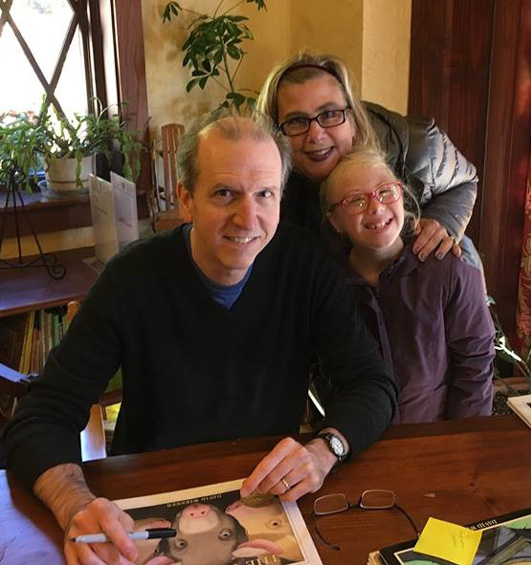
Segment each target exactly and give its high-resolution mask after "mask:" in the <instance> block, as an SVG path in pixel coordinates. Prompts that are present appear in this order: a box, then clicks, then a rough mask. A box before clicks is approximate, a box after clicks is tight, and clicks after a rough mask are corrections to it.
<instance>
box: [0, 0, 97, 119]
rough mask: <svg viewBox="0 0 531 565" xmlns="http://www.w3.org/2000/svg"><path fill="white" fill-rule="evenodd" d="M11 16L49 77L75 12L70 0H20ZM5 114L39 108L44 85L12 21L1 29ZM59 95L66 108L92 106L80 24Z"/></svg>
mask: <svg viewBox="0 0 531 565" xmlns="http://www.w3.org/2000/svg"><path fill="white" fill-rule="evenodd" d="M10 14H11V17H12V18H13V21H14V22H15V24H16V26H17V27H18V29H19V31H20V33H21V34H22V35H23V37H24V39H25V41H26V43H27V44H28V46H29V48H30V50H31V52H32V54H33V57H34V58H35V60H36V61H37V63H38V65H39V68H40V70H41V71H42V73H43V74H44V76H45V78H46V80H47V81H48V82H50V81H51V80H52V77H53V75H54V72H55V68H56V66H57V63H58V60H59V56H60V53H61V49H62V46H63V44H64V41H65V38H66V35H67V32H68V28H69V26H70V23H71V22H72V18H73V16H74V12H73V9H72V7H71V6H70V3H69V2H68V1H67V0H16V1H15V2H13V4H12V7H11V11H10ZM0 34H1V35H0V76H2V77H9V79H8V80H4V81H2V82H3V84H2V89H1V91H0V114H2V113H4V112H6V111H12V110H15V111H28V110H31V111H34V112H38V110H39V108H40V107H41V104H42V99H43V95H44V88H43V86H42V85H41V83H40V81H39V80H38V79H37V77H36V75H35V72H34V70H33V68H32V67H31V65H30V63H29V61H28V60H27V58H26V55H25V53H24V52H23V50H22V48H21V47H20V44H19V42H18V40H17V38H16V36H15V35H14V33H13V31H12V29H11V26H10V24H9V23H6V25H5V26H4V28H3V30H0ZM55 95H56V97H57V99H58V101H59V104H60V105H61V107H62V108H63V110H64V111H65V113H67V114H71V113H73V112H80V113H85V112H86V111H87V91H86V86H85V73H84V57H83V47H82V43H81V33H80V31H79V28H78V29H77V31H76V33H75V36H74V39H73V41H72V44H71V46H70V50H69V52H68V54H67V58H66V61H65V64H64V67H63V70H62V73H61V76H60V78H59V82H58V86H57V89H56V92H55Z"/></svg>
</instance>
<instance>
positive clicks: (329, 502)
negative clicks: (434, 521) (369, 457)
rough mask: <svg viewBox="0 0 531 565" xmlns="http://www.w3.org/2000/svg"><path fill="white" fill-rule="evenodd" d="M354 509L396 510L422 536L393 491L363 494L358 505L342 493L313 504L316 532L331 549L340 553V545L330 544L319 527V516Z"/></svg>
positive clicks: (380, 490)
mask: <svg viewBox="0 0 531 565" xmlns="http://www.w3.org/2000/svg"><path fill="white" fill-rule="evenodd" d="M352 508H359V509H361V510H390V509H392V508H396V509H397V510H398V511H399V512H401V513H402V514H403V515H404V516H405V517H406V518H407V520H408V522H409V523H410V524H411V526H412V527H413V529H414V530H415V534H416V535H417V537H418V536H419V535H420V533H419V531H418V528H417V526H416V524H415V522H414V521H413V519H412V518H411V516H410V515H409V514H408V513H407V512H406V511H405V510H404V509H403V508H401V507H400V506H398V504H397V503H396V494H395V493H394V492H393V491H392V490H385V489H372V490H366V491H364V492H363V493H362V495H361V497H360V499H359V501H358V502H357V504H350V502H349V501H348V499H347V497H346V496H345V495H344V494H342V493H337V494H326V495H325V496H321V497H319V498H317V499H316V500H315V502H314V503H313V512H312V519H313V525H314V528H315V531H316V533H317V535H318V536H319V538H320V539H321V541H322V542H323V543H324V544H325V545H327V546H328V547H329V548H330V549H334V550H336V551H339V550H340V549H341V548H340V547H339V545H336V544H332V543H330V542H328V541H327V540H326V539H325V538H324V536H323V534H322V533H321V532H320V530H319V528H318V527H317V518H318V517H319V516H330V515H331V514H339V513H341V512H346V511H347V510H351V509H352Z"/></svg>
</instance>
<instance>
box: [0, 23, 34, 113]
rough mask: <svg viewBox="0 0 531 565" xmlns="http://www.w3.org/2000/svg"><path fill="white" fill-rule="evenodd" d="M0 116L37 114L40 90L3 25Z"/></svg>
mask: <svg viewBox="0 0 531 565" xmlns="http://www.w3.org/2000/svg"><path fill="white" fill-rule="evenodd" d="M0 76H1V77H2V88H0V115H1V114H4V113H5V112H9V111H14V112H16V113H20V112H28V111H32V112H35V113H38V112H39V109H40V107H41V104H42V97H43V95H44V89H43V88H42V85H41V83H40V82H39V80H38V79H37V77H36V76H35V72H34V71H33V69H32V68H31V65H30V64H29V61H28V60H27V59H26V56H25V55H24V52H23V51H22V48H21V47H20V44H19V42H18V41H17V38H16V37H15V36H14V34H13V32H12V30H11V27H10V26H9V24H7V25H6V26H5V27H4V30H3V32H2V36H1V37H0Z"/></svg>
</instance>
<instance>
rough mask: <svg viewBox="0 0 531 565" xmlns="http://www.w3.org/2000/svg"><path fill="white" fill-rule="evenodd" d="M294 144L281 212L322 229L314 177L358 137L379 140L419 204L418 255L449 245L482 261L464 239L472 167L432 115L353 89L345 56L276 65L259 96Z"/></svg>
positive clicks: (307, 56)
mask: <svg viewBox="0 0 531 565" xmlns="http://www.w3.org/2000/svg"><path fill="white" fill-rule="evenodd" d="M258 108H259V109H260V110H261V111H262V112H264V113H266V114H268V115H269V116H270V117H271V118H272V119H273V121H274V122H275V123H276V124H277V125H278V127H279V128H280V130H281V131H282V132H283V133H284V135H286V136H288V137H289V140H290V142H291V146H292V149H293V164H294V169H295V171H294V173H293V174H292V175H291V177H290V179H289V181H288V184H287V186H286V190H285V193H284V197H283V202H282V217H283V219H286V220H289V221H291V222H293V223H296V224H298V225H301V226H303V227H307V228H309V229H312V230H314V231H320V229H321V224H322V216H321V212H320V208H319V195H318V193H319V184H320V183H321V182H322V181H323V180H324V179H325V178H326V177H327V176H328V175H329V174H330V173H331V171H332V170H333V168H334V166H335V165H336V163H337V162H338V161H339V159H340V158H341V157H342V156H343V155H345V154H346V153H348V152H349V151H350V150H351V148H352V146H353V145H354V146H356V145H358V144H363V145H372V146H375V147H376V146H378V147H380V148H381V149H382V150H383V151H384V152H385V153H386V154H387V157H388V162H389V164H390V166H391V167H392V169H393V171H394V173H395V174H396V175H397V177H398V178H399V179H401V180H402V181H404V182H406V183H407V184H409V185H410V186H411V187H412V189H413V190H414V193H415V195H416V197H417V199H418V201H419V202H420V205H421V207H422V218H421V220H420V223H419V229H420V233H419V235H418V237H417V239H416V241H415V243H414V245H413V252H414V253H415V254H417V255H418V257H419V259H420V260H421V261H423V260H425V259H426V257H427V256H428V255H429V254H430V253H431V252H432V251H434V250H435V253H436V257H437V258H438V259H442V257H444V256H445V255H446V253H448V251H449V250H450V249H453V252H454V254H455V255H460V254H461V249H460V247H459V246H458V245H457V244H456V242H461V247H462V248H463V252H464V255H465V257H466V259H467V260H468V261H469V262H471V263H472V264H475V265H476V266H478V267H479V266H480V265H481V261H480V259H479V256H478V254H477V251H476V250H475V248H474V246H473V244H472V242H471V241H470V240H469V239H468V238H464V239H463V234H464V231H465V228H466V226H467V224H468V222H469V220H470V217H471V215H472V209H473V206H474V202H475V199H476V189H477V186H476V185H477V176H476V169H475V167H474V166H473V165H472V164H471V163H469V162H468V161H467V160H466V159H465V158H464V157H463V156H462V155H461V154H460V153H459V151H457V149H456V148H455V147H454V146H453V145H452V143H451V141H450V140H449V139H448V136H447V135H446V134H445V133H444V132H442V131H441V130H440V129H439V128H438V127H437V126H436V125H435V124H434V122H433V120H431V121H430V120H416V119H412V118H409V117H407V118H406V117H403V116H401V115H400V114H397V113H395V112H391V111H389V110H386V109H385V108H383V107H381V106H378V105H376V104H370V103H364V102H361V101H360V100H359V99H358V98H357V97H356V96H355V95H354V94H353V91H352V87H351V80H350V76H349V72H348V69H347V67H346V65H345V63H344V62H343V61H342V60H341V59H339V58H337V57H332V56H329V55H322V54H317V55H313V54H311V53H308V52H302V53H301V54H299V55H296V56H295V57H292V58H291V59H289V60H287V61H285V62H284V63H283V64H281V65H280V66H279V67H278V68H276V69H274V70H273V71H272V72H271V74H270V75H269V77H268V79H267V80H266V82H265V84H264V87H263V88H262V92H261V93H260V96H259V99H258Z"/></svg>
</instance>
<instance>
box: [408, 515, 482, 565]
mask: <svg viewBox="0 0 531 565" xmlns="http://www.w3.org/2000/svg"><path fill="white" fill-rule="evenodd" d="M480 541H481V530H476V531H474V530H469V529H468V528H463V527H462V526H457V525H456V524H451V523H450V522H444V521H443V520H437V519H436V518H430V519H429V520H428V522H427V524H426V525H425V526H424V529H423V530H422V533H421V534H420V537H419V540H418V541H417V544H416V545H415V547H414V550H415V551H418V552H420V553H425V554H426V555H433V556H434V557H440V558H441V559H446V560H447V561H451V562H452V563H456V565H472V561H473V559H474V555H476V551H477V550H478V546H479V542H480Z"/></svg>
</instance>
